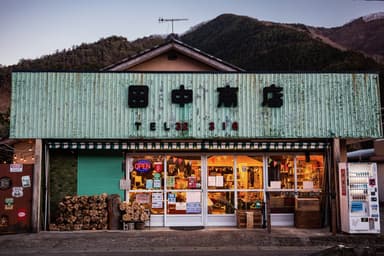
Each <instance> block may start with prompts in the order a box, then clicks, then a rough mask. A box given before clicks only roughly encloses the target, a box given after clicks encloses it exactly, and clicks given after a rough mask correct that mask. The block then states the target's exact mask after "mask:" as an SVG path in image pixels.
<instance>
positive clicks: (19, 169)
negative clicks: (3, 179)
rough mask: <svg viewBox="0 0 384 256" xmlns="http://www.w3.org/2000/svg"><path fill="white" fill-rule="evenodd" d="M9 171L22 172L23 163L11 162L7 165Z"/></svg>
mask: <svg viewBox="0 0 384 256" xmlns="http://www.w3.org/2000/svg"><path fill="white" fill-rule="evenodd" d="M9 171H10V172H23V165H22V164H11V165H10V166H9Z"/></svg>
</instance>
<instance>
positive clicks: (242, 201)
mask: <svg viewBox="0 0 384 256" xmlns="http://www.w3.org/2000/svg"><path fill="white" fill-rule="evenodd" d="M126 161H127V165H126V178H127V180H128V184H129V186H128V187H129V188H128V189H127V190H126V198H127V200H129V201H131V202H133V201H137V202H139V203H140V204H143V205H145V207H147V208H149V209H151V225H152V226H236V225H237V223H236V209H238V210H246V211H247V210H253V209H257V208H260V205H262V204H263V203H265V202H266V193H269V195H270V201H269V203H270V205H269V208H270V212H271V222H272V225H279V226H293V225H294V214H295V200H296V197H297V195H304V196H305V197H308V196H315V197H317V196H318V194H319V193H320V192H321V191H322V189H323V185H324V182H323V176H324V169H323V168H324V159H323V156H322V155H321V154H316V155H308V154H307V155H305V154H292V155H283V154H276V155H266V154H264V155H247V154H239V155H229V154H212V155H192V154H190V155H188V154H180V155H172V154H169V155H132V156H128V157H127V159H126ZM319 202H320V201H319Z"/></svg>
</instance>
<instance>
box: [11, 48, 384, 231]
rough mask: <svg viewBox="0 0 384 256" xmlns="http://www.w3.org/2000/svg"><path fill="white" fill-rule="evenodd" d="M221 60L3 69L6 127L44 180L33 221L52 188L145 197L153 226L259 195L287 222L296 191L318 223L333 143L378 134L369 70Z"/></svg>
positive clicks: (230, 214) (325, 213) (254, 203)
mask: <svg viewBox="0 0 384 256" xmlns="http://www.w3.org/2000/svg"><path fill="white" fill-rule="evenodd" d="M181 46H183V45H181ZM183 47H185V46H183ZM185 49H186V48H184V50H185ZM155 50H159V48H156V49H155ZM171 50H172V51H173V54H174V51H175V48H172V49H171ZM187 50H191V49H189V48H187ZM181 51H182V50H181ZM153 52H154V51H152V53H153ZM166 53H169V49H167V50H164V52H159V53H158V56H161V54H166ZM179 53H180V52H179ZM195 53H196V52H195ZM183 54H184V55H183V56H184V57H185V56H186V55H185V54H187V53H186V52H184V53H183ZM180 55H181V54H180ZM139 57H141V58H143V56H139ZM189 57H191V55H189ZM194 57H196V56H194ZM200 57H201V56H200ZM203 57H204V58H206V57H207V56H203ZM203 57H201V58H203ZM185 58H186V57H185ZM201 58H200V59H199V57H198V58H197V59H199V60H202V59H201ZM136 59H137V58H136ZM153 59H155V58H152V60H153ZM167 59H168V60H169V56H168V57H167ZM180 59H183V58H180ZM208 59H209V60H208V61H204V62H205V64H207V63H211V64H212V62H214V63H216V64H220V65H224V64H225V63H223V62H220V61H218V60H217V59H213V58H208ZM130 61H131V60H128V61H125V62H122V63H119V64H117V65H115V66H113V67H110V68H109V70H112V71H113V68H114V67H117V66H119V65H120V66H124V65H125V67H127V65H128V64H127V63H128V62H130ZM184 61H185V60H184ZM194 61H196V58H195V60H194ZM131 64H132V63H131ZM146 65H149V64H148V63H147V64H146ZM199 65H201V64H199ZM134 66H135V67H136V69H138V70H139V69H140V68H139V66H138V65H137V63H135V64H134ZM211 67H212V66H211ZM227 67H228V68H229V69H231V70H226V71H231V72H185V71H182V72H169V71H165V70H162V71H164V72H146V71H135V68H134V67H132V68H129V67H128V70H131V71H129V72H110V71H104V72H97V73H71V72H59V73H57V72H56V73H55V72H33V73H31V72H16V73H13V79H12V82H13V88H12V112H11V137H12V138H15V139H16V138H17V139H36V140H37V143H36V145H37V148H40V152H41V155H40V158H39V161H41V164H40V165H41V166H42V167H41V171H40V174H41V177H40V179H39V177H38V179H37V180H40V184H38V185H35V186H36V187H37V188H39V187H40V188H41V187H46V188H47V189H46V190H44V189H41V190H40V196H41V195H43V198H45V199H46V201H45V202H43V201H41V202H39V203H38V204H39V208H40V209H41V210H42V211H43V216H45V220H36V221H37V222H38V223H43V224H47V223H48V222H49V219H50V216H49V215H50V214H54V213H53V212H54V209H53V208H54V204H53V203H54V202H56V201H57V200H56V199H55V197H57V196H58V194H59V193H58V192H60V191H59V190H57V191H56V190H55V189H57V188H58V187H61V188H63V189H62V191H61V192H63V191H65V193H72V194H78V195H92V194H100V193H108V194H119V195H120V196H121V198H122V200H127V201H128V200H129V201H138V202H140V203H142V204H145V205H146V206H147V207H148V208H150V209H151V226H235V225H236V216H235V211H236V209H252V208H257V207H259V206H260V205H263V203H264V202H266V201H267V198H268V204H267V207H268V211H270V213H271V215H270V220H271V223H272V225H279V226H281V225H283V226H293V225H295V218H298V216H299V215H298V214H297V208H298V204H299V203H300V202H301V201H300V200H302V201H303V202H304V201H305V200H309V201H310V202H311V203H312V204H313V207H314V208H313V212H316V213H317V216H316V218H315V221H318V223H319V225H328V224H329V221H330V217H329V216H330V212H331V207H332V204H331V196H330V195H331V194H332V193H334V194H336V191H335V190H336V189H337V187H335V184H336V183H335V178H336V176H335V175H336V174H335V173H336V172H335V170H334V165H335V161H336V158H337V156H335V148H334V146H335V141H338V140H340V139H350V138H378V137H381V136H382V130H381V117H380V102H379V95H378V90H379V84H378V75H377V74H367V73H353V74H352V73H348V74H347V73H294V74H284V73H271V74H259V73H245V72H240V71H239V70H236V69H235V68H234V67H233V66H227ZM212 69H213V68H212ZM132 70H133V71H132ZM195 71H196V70H195ZM60 159H61V160H62V161H66V162H67V163H69V164H67V165H66V164H61V162H60ZM41 183H43V185H45V186H41ZM44 183H45V184H44ZM66 183H71V185H68V184H66ZM68 187H71V188H68ZM60 196H62V195H60ZM52 202H53V203H52ZM313 202H315V203H313ZM265 216H266V215H265ZM265 216H264V217H265Z"/></svg>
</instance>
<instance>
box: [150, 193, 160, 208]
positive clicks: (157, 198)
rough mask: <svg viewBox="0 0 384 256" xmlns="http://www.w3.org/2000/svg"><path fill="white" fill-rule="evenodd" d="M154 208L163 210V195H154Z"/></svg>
mask: <svg viewBox="0 0 384 256" xmlns="http://www.w3.org/2000/svg"><path fill="white" fill-rule="evenodd" d="M152 208H156V209H161V208H163V193H152Z"/></svg>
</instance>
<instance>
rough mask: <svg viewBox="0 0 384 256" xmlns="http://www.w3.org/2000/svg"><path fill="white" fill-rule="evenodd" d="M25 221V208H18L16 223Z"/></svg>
mask: <svg viewBox="0 0 384 256" xmlns="http://www.w3.org/2000/svg"><path fill="white" fill-rule="evenodd" d="M26 220H27V210H26V209H25V208H20V209H19V210H17V221H26Z"/></svg>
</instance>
